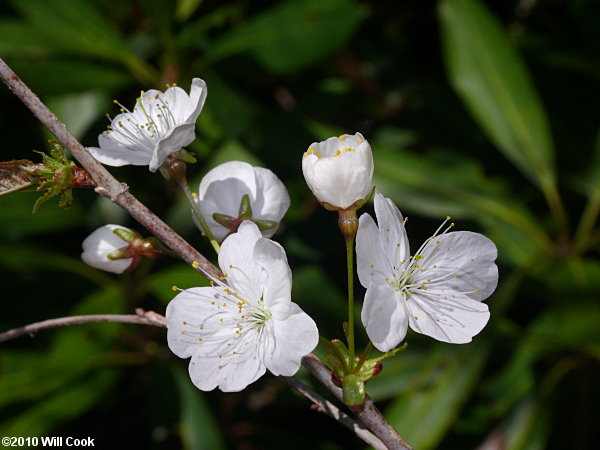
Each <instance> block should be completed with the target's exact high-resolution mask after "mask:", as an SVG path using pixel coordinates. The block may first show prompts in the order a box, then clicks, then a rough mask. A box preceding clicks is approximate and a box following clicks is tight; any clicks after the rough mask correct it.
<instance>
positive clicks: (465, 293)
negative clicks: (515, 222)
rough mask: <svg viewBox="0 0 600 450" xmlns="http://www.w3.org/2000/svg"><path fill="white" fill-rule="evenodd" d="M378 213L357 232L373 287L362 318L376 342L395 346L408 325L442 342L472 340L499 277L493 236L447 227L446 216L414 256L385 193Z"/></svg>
mask: <svg viewBox="0 0 600 450" xmlns="http://www.w3.org/2000/svg"><path fill="white" fill-rule="evenodd" d="M375 214H376V215H377V222H378V225H379V226H377V225H376V224H375V222H374V220H373V218H372V217H371V216H370V215H369V214H363V215H362V216H361V217H360V221H359V228H358V234H357V237H356V253H357V266H358V277H359V279H360V282H361V284H362V285H363V286H364V287H365V288H367V292H366V294H365V301H364V305H363V309H362V314H361V318H362V322H363V324H364V326H365V328H366V330H367V335H368V336H369V338H370V339H371V341H372V342H373V344H374V345H375V347H377V348H378V349H379V350H381V351H388V350H390V349H392V348H394V347H395V346H396V345H398V344H399V343H400V342H401V341H402V340H403V339H404V337H405V336H406V331H407V328H408V325H409V324H410V327H411V328H412V329H413V330H414V331H416V332H418V333H422V334H426V335H428V336H431V337H433V338H435V339H437V340H439V341H443V342H450V343H454V344H462V343H466V342H470V341H471V338H472V337H473V336H475V335H476V334H477V333H479V332H480V331H481V330H482V329H483V327H484V326H485V325H486V323H487V322H488V319H489V317H490V313H489V310H488V307H487V305H486V304H484V303H482V302H481V301H482V300H484V299H486V298H487V297H489V296H490V295H491V294H492V292H493V291H494V290H495V289H496V285H497V284H498V268H497V267H496V264H495V263H494V261H495V259H496V256H497V250H496V246H495V245H494V243H493V242H492V241H490V240H489V239H488V238H486V237H485V236H483V235H481V234H478V233H472V232H469V231H458V232H451V233H448V230H449V229H450V228H451V227H452V226H453V224H450V225H449V226H447V227H446V228H445V229H444V226H445V224H446V222H444V223H443V224H442V225H441V226H440V227H439V228H438V230H437V231H436V232H435V233H434V235H433V236H432V237H431V238H429V239H427V240H426V241H425V242H424V243H423V245H421V247H420V248H419V249H418V250H417V251H416V252H414V253H413V254H412V255H411V254H410V249H409V244H408V239H407V236H406V230H405V229H404V223H405V220H404V219H403V217H402V214H400V211H399V210H398V208H397V207H396V206H395V205H394V203H393V202H392V201H391V200H390V199H387V198H385V197H384V196H383V195H381V194H380V193H379V192H376V193H375ZM447 219H450V218H449V217H448V218H447Z"/></svg>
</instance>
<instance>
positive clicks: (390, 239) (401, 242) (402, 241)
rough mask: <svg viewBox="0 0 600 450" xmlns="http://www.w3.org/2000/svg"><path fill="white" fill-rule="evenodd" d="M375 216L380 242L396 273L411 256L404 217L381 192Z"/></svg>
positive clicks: (378, 196)
mask: <svg viewBox="0 0 600 450" xmlns="http://www.w3.org/2000/svg"><path fill="white" fill-rule="evenodd" d="M374 203H375V215H376V216H377V224H378V226H379V241H380V242H381V248H382V249H383V250H384V251H385V253H386V255H388V260H389V261H390V264H391V265H392V266H393V267H394V272H395V271H396V269H397V268H399V267H400V265H401V262H402V261H406V260H407V259H408V258H409V256H410V246H409V243H408V237H407V235H406V229H405V228H404V217H403V216H402V213H401V212H400V210H399V209H398V208H397V207H396V205H395V204H394V202H392V201H391V200H390V199H389V198H385V197H384V196H383V195H381V193H380V192H379V191H377V192H375V201H374Z"/></svg>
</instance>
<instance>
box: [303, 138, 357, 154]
mask: <svg viewBox="0 0 600 450" xmlns="http://www.w3.org/2000/svg"><path fill="white" fill-rule="evenodd" d="M338 139H339V140H340V141H341V142H344V141H345V140H346V136H345V135H341V136H340V137H339V138H338ZM364 141H365V140H364V139H360V140H359V141H358V142H357V144H356V145H357V146H358V145H360V144H362V143H363V142H364ZM355 151H356V149H355V148H352V147H345V148H340V149H337V150H336V151H335V154H334V155H333V157H334V158H335V157H336V156H340V155H341V154H342V153H346V152H355ZM309 155H315V156H316V157H317V158H321V156H323V154H322V153H320V152H317V153H315V148H314V147H309V148H308V150H307V151H306V152H304V157H307V156H309Z"/></svg>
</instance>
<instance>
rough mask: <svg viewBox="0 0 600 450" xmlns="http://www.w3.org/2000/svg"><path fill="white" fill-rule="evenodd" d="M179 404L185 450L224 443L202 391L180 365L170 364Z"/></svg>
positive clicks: (206, 448) (219, 446)
mask: <svg viewBox="0 0 600 450" xmlns="http://www.w3.org/2000/svg"><path fill="white" fill-rule="evenodd" d="M170 369H171V373H172V374H173V378H174V379H175V384H176V386H177V391H178V393H179V401H180V404H181V415H180V418H181V422H180V432H181V438H182V441H183V443H184V448H186V449H187V450H213V449H214V450H219V449H224V448H225V443H224V442H223V438H222V436H221V433H220V432H219V427H218V425H217V422H216V420H215V418H214V417H213V414H212V412H211V409H210V407H209V404H208V402H207V401H206V399H205V398H204V393H202V392H201V391H199V390H198V389H197V388H196V387H195V386H194V385H193V384H192V382H191V380H190V377H189V375H188V373H187V371H184V370H183V369H182V367H181V366H180V365H171V366H170Z"/></svg>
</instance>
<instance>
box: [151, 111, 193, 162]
mask: <svg viewBox="0 0 600 450" xmlns="http://www.w3.org/2000/svg"><path fill="white" fill-rule="evenodd" d="M195 127H196V126H195V125H194V124H193V123H185V124H182V125H178V126H177V127H175V128H173V129H172V130H171V131H170V132H169V133H168V134H167V135H166V136H165V137H164V138H162V139H161V140H160V141H158V142H157V143H156V146H155V147H154V152H153V154H152V159H151V160H150V164H149V169H150V172H156V170H157V169H158V168H159V167H160V166H161V165H162V163H163V162H165V159H166V158H167V156H169V155H170V154H171V153H175V152H178V151H179V150H181V149H182V148H183V147H185V146H186V145H189V144H191V143H192V142H193V141H194V139H196V132H195Z"/></svg>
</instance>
